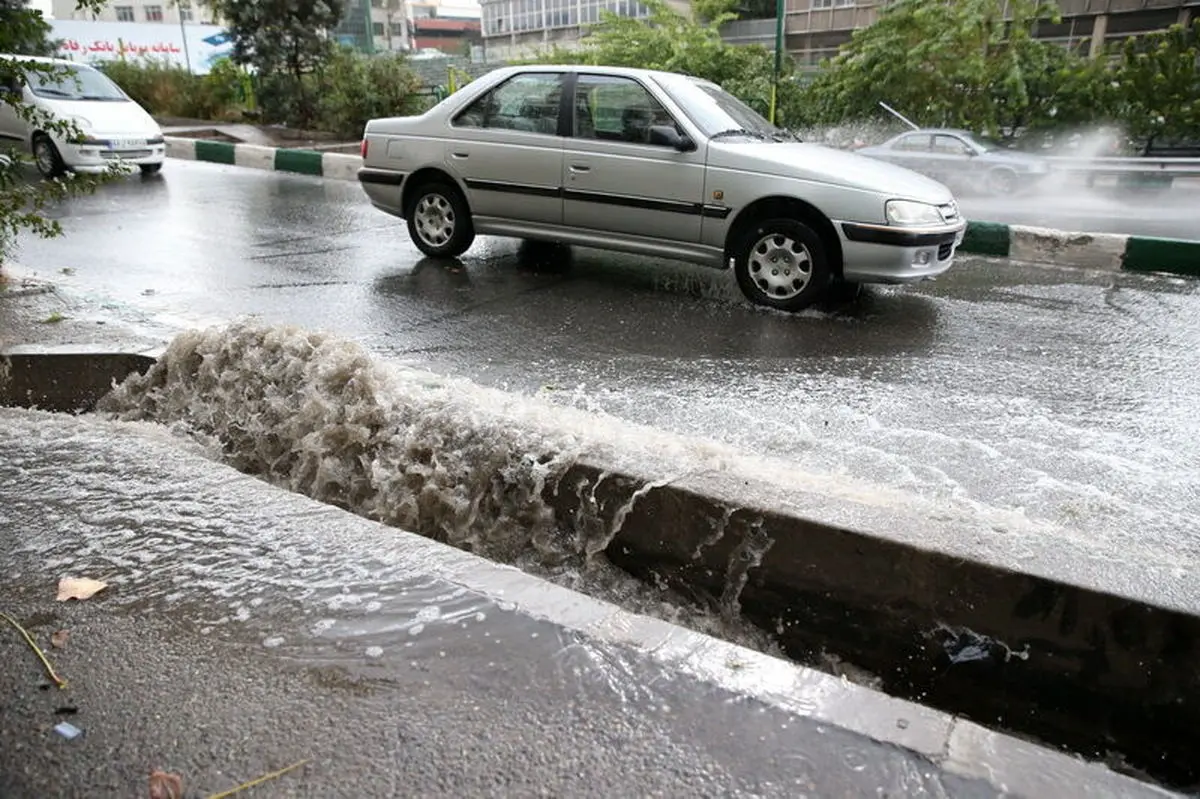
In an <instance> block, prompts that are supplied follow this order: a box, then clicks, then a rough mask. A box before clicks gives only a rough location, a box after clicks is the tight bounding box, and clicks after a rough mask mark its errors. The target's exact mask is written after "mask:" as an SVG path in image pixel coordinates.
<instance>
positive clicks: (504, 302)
mask: <svg viewBox="0 0 1200 799" xmlns="http://www.w3.org/2000/svg"><path fill="white" fill-rule="evenodd" d="M169 166H170V167H171V168H170V169H169V170H167V172H166V174H165V176H164V178H163V180H162V181H159V182H154V181H151V182H142V181H131V182H129V183H128V184H123V185H120V186H116V187H110V188H108V189H105V190H104V191H103V192H102V193H101V194H100V195H98V196H96V197H94V198H90V199H84V200H81V201H77V202H74V203H72V204H71V205H70V206H68V207H67V209H66V210H65V213H64V214H63V221H64V222H65V223H66V225H67V228H68V230H69V231H70V234H69V235H68V236H67V237H66V238H64V239H62V240H60V241H54V242H38V241H26V242H25V244H24V250H23V252H22V255H21V260H22V262H23V263H24V264H25V265H26V266H27V267H30V268H32V269H34V270H40V271H41V272H43V273H47V274H48V273H53V272H56V271H57V270H58V269H60V268H63V267H70V268H72V269H73V270H75V271H74V274H72V275H70V276H64V277H62V278H61V279H62V280H63V281H64V282H65V283H66V284H67V286H68V287H69V288H70V289H72V290H77V291H80V292H83V293H84V294H86V295H88V297H89V298H91V299H93V300H95V301H96V302H101V303H107V304H109V305H110V307H112V309H113V311H114V312H125V311H129V312H136V313H139V314H157V315H160V316H162V317H163V318H169V319H171V320H172V321H173V322H176V323H184V324H195V323H205V322H210V321H211V322H216V321H224V320H226V319H229V318H231V317H239V316H243V315H253V316H255V317H257V318H259V319H261V320H262V321H264V322H268V323H280V322H287V323H296V324H300V325H303V326H305V327H308V328H318V329H328V330H332V331H335V332H337V333H339V334H342V335H347V336H351V337H354V338H356V339H357V340H359V341H361V342H363V343H364V344H365V345H367V346H368V347H370V348H371V349H373V350H374V351H376V352H378V353H380V354H382V355H384V356H386V357H388V358H389V359H392V360H396V361H401V362H405V363H409V364H413V365H416V366H419V367H422V368H429V369H432V370H435V371H440V372H443V373H448V374H452V375H459V376H464V377H469V378H471V379H473V380H476V381H478V382H480V383H483V384H486V385H491V386H496V387H500V388H504V389H508V390H512V391H517V392H522V393H527V394H533V395H537V396H538V397H539V398H540V399H542V400H546V401H549V402H553V403H558V404H563V405H570V406H574V407H579V408H584V409H587V410H590V411H594V412H598V413H602V414H610V415H613V416H616V417H619V418H621V419H625V420H629V421H632V422H637V423H644V424H648V425H651V426H654V427H658V428H662V429H666V430H669V431H672V432H677V433H683V434H689V435H696V436H699V437H703V438H710V439H716V440H719V441H723V442H728V443H731V444H733V445H736V446H738V447H740V448H743V449H744V450H747V451H749V452H753V453H758V454H762V455H769V456H774V457H780V458H784V459H787V460H790V461H791V462H793V463H795V464H796V466H797V468H798V469H800V470H804V471H808V472H815V473H822V474H831V475H839V474H845V475H847V476H849V477H851V478H856V479H862V480H866V481H870V482H874V483H876V484H879V485H881V486H885V487H888V488H894V489H899V490H901V491H908V492H912V493H913V494H915V495H919V496H921V497H924V498H929V499H933V500H936V501H939V502H945V503H950V504H953V505H956V506H959V507H962V508H967V509H970V508H973V507H978V508H983V509H1001V510H1004V511H1006V512H1012V513H1016V514H1018V515H1021V516H1027V517H1029V518H1032V519H1035V520H1038V521H1041V522H1046V523H1049V524H1050V525H1054V526H1056V527H1058V528H1059V530H1058V533H1057V535H1061V536H1067V537H1070V538H1072V539H1078V540H1081V541H1087V542H1089V544H1091V545H1093V546H1095V547H1097V548H1098V549H1100V550H1103V551H1106V552H1109V553H1111V557H1113V558H1114V559H1120V560H1131V561H1135V562H1136V561H1139V560H1150V561H1153V562H1154V563H1155V564H1156V565H1159V566H1162V567H1164V568H1168V569H1176V570H1184V571H1186V570H1190V569H1194V568H1195V567H1196V566H1197V559H1198V555H1200V538H1198V537H1197V533H1196V531H1197V530H1200V471H1198V470H1197V469H1196V466H1195V464H1196V463H1197V462H1198V458H1197V451H1196V440H1197V435H1196V434H1197V432H1200V427H1198V423H1197V421H1196V419H1195V415H1194V413H1192V410H1191V409H1192V407H1194V402H1192V396H1193V395H1194V393H1195V391H1194V389H1195V379H1194V376H1195V375H1196V374H1198V373H1200V369H1198V367H1200V321H1198V320H1200V316H1198V315H1197V314H1196V309H1197V307H1200V306H1198V304H1200V299H1198V297H1197V294H1198V291H1200V290H1198V288H1197V287H1198V285H1200V284H1197V283H1195V282H1192V281H1187V280H1181V279H1174V278H1170V277H1157V276H1141V275H1125V274H1116V275H1114V274H1102V273H1096V272H1084V271H1079V270H1067V269H1048V268H1036V267H1020V266H1014V265H1011V264H997V263H992V262H988V261H986V260H981V259H975V258H963V259H962V261H961V263H960V264H959V266H958V267H956V269H955V270H953V271H952V272H951V273H949V274H948V275H947V276H946V277H945V278H943V279H941V280H939V281H938V282H936V283H932V284H923V285H921V286H917V287H910V288H887V287H870V288H868V289H867V290H866V291H865V292H864V294H863V296H862V297H860V298H859V299H858V300H857V301H854V302H849V303H841V304H831V305H829V306H826V307H823V308H817V309H813V310H810V311H808V312H805V313H803V314H799V315H797V316H787V315H783V314H777V313H773V312H769V311H763V310H759V309H755V308H752V307H750V306H748V305H747V304H746V303H745V302H744V301H743V300H742V299H741V298H740V295H739V294H738V292H737V289H736V287H735V285H734V283H733V281H732V280H731V279H730V276H729V275H727V274H725V273H719V272H713V271H710V270H705V269H703V268H699V267H692V266H688V265H682V264H675V263H670V262H662V261H653V260H647V259H638V258H629V257H625V256H614V255H611V254H603V253H598V252H596V251H588V250H574V251H568V250H564V249H563V248H557V247H553V246H545V245H535V246H529V245H516V244H514V243H510V242H504V241H498V240H480V241H479V242H477V244H476V245H475V247H474V248H473V249H472V250H471V251H470V252H469V253H468V254H467V256H465V257H464V258H463V259H461V260H450V261H437V260H431V259H425V258H421V257H420V256H419V254H418V253H417V252H416V251H415V250H414V249H413V248H412V246H411V245H410V244H409V243H408V242H407V237H406V235H405V233H404V231H403V227H402V224H401V223H400V222H398V221H397V220H392V219H389V218H388V217H386V216H384V215H382V214H381V213H379V212H377V211H375V210H374V209H372V208H370V207H369V205H368V204H367V203H366V201H365V200H364V198H363V197H362V194H361V190H360V189H359V187H358V186H356V185H353V184H350V183H338V182H321V181H319V180H317V179H312V178H304V177H300V176H290V175H280V174H268V173H261V172H256V171H253V170H239V169H235V168H227V167H217V166H213V165H206V164H185V163H177V162H173V163H172V164H170V165H169ZM135 242H136V245H135ZM1001 532H1003V531H1001ZM1045 545H1046V546H1053V544H1052V542H1048V543H1046V544H1045Z"/></svg>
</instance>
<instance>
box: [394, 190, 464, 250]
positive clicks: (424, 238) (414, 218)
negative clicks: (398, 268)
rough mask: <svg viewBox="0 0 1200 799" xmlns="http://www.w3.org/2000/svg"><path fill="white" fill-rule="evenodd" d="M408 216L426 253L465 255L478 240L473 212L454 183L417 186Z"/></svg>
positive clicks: (413, 234)
mask: <svg viewBox="0 0 1200 799" xmlns="http://www.w3.org/2000/svg"><path fill="white" fill-rule="evenodd" d="M406 216H407V218H408V234H409V236H410V237H411V238H412V240H413V243H414V244H416V245H417V249H419V250H420V251H421V252H423V253H425V254H426V255H432V256H434V257H453V256H456V255H462V254H463V253H464V252H466V251H467V248H468V247H470V246H471V242H473V241H474V240H475V232H474V230H473V228H472V226H471V212H470V210H468V208H467V203H466V200H465V199H463V196H462V194H461V193H460V192H459V191H458V189H456V188H454V187H453V186H448V185H446V184H442V183H428V184H426V185H424V186H420V187H418V188H417V190H416V191H414V192H413V200H412V202H411V204H410V206H409V209H408V213H407V214H406Z"/></svg>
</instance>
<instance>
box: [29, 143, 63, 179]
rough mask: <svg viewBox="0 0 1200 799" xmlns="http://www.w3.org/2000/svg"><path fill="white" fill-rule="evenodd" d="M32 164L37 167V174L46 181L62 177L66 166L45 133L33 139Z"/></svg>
mask: <svg viewBox="0 0 1200 799" xmlns="http://www.w3.org/2000/svg"><path fill="white" fill-rule="evenodd" d="M33 162H34V164H35V165H36V166H37V170H38V172H40V173H41V175H42V177H44V178H45V179H46V180H53V179H54V178H58V177H62V176H63V175H64V174H66V172H67V165H66V164H65V163H63V159H62V155H60V154H59V152H58V148H57V147H55V146H54V142H53V141H51V140H50V137H49V136H47V135H46V134H45V133H39V134H37V135H35V136H34V137H33Z"/></svg>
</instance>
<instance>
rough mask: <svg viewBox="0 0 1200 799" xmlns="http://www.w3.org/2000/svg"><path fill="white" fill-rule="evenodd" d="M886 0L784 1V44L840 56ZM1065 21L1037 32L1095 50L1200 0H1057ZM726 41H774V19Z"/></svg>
mask: <svg viewBox="0 0 1200 799" xmlns="http://www.w3.org/2000/svg"><path fill="white" fill-rule="evenodd" d="M886 2H887V0H786V3H787V5H786V16H785V20H786V28H785V31H786V45H785V46H786V47H787V50H788V52H789V53H791V54H792V56H793V57H794V58H795V59H796V61H797V63H798V64H800V65H802V66H803V65H813V64H817V63H819V62H820V61H821V59H823V58H830V57H832V56H835V55H837V51H838V48H839V47H841V46H842V45H843V44H846V43H847V42H849V41H850V37H851V35H852V34H853V33H854V31H855V30H857V29H859V28H865V27H867V26H868V25H870V24H871V23H873V22H874V21H875V18H876V17H877V16H878V13H879V9H880V8H881V7H882V6H884V5H886ZM1058 7H1059V10H1060V11H1061V12H1062V22H1061V23H1056V24H1047V23H1042V24H1040V25H1039V26H1038V30H1037V36H1038V37H1039V38H1042V39H1047V40H1051V41H1056V42H1060V43H1062V44H1064V45H1067V46H1079V45H1081V44H1082V43H1083V42H1084V41H1085V40H1086V41H1087V42H1088V48H1089V52H1090V54H1092V55H1096V54H1097V53H1099V52H1100V49H1101V47H1102V46H1103V45H1104V44H1114V43H1117V42H1119V41H1121V40H1122V39H1125V38H1128V37H1130V36H1136V35H1138V34H1141V33H1149V32H1152V31H1158V30H1163V29H1164V28H1167V27H1170V26H1171V25H1173V24H1175V23H1177V22H1178V23H1184V24H1187V23H1188V22H1190V21H1191V20H1192V19H1193V18H1195V17H1196V16H1197V15H1200V0H1058ZM722 34H723V36H724V37H725V38H726V40H727V41H730V42H733V43H738V44H761V45H764V46H766V47H768V48H772V47H774V46H775V20H774V19H755V20H740V21H738V22H734V23H731V24H730V25H728V26H727V27H726V28H725V29H723V31H722Z"/></svg>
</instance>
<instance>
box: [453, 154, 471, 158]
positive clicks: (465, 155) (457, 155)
mask: <svg viewBox="0 0 1200 799" xmlns="http://www.w3.org/2000/svg"><path fill="white" fill-rule="evenodd" d="M450 157H451V158H470V157H471V154H470V153H450Z"/></svg>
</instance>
